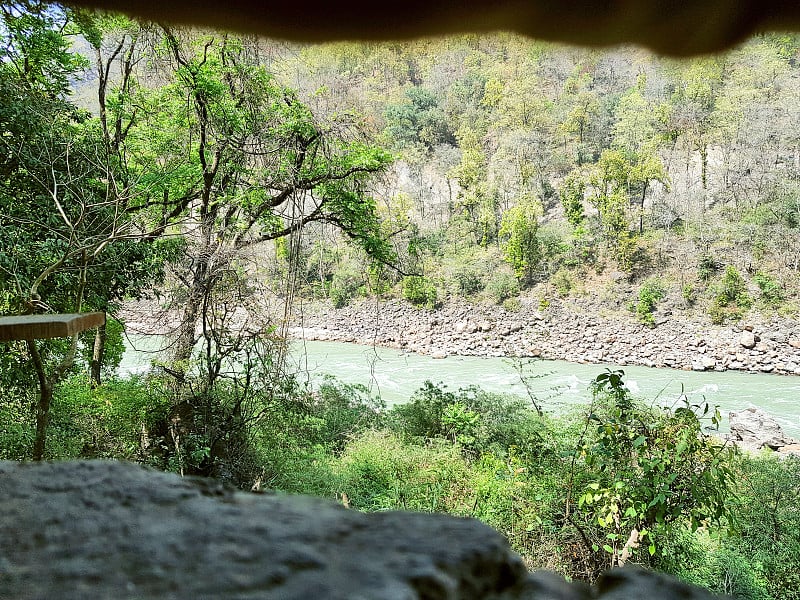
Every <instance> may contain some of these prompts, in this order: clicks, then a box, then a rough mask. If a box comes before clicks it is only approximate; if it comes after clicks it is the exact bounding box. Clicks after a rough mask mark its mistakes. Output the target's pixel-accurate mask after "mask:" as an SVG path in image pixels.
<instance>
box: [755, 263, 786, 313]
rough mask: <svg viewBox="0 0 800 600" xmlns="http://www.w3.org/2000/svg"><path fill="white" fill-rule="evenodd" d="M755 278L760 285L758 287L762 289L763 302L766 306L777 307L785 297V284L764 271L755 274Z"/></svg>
mask: <svg viewBox="0 0 800 600" xmlns="http://www.w3.org/2000/svg"><path fill="white" fill-rule="evenodd" d="M753 279H754V280H755V282H756V285H757V286H758V289H759V290H761V302H763V303H764V305H765V306H768V307H770V308H777V307H779V306H780V305H781V304H782V303H783V301H784V299H785V297H784V293H783V286H782V285H781V284H780V282H779V281H777V280H776V279H775V278H774V277H771V276H770V275H768V274H766V273H762V272H760V271H759V272H758V273H756V274H755V277H753Z"/></svg>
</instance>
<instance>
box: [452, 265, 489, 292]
mask: <svg viewBox="0 0 800 600" xmlns="http://www.w3.org/2000/svg"><path fill="white" fill-rule="evenodd" d="M453 281H454V282H455V285H456V293H457V294H458V295H459V296H464V297H468V296H473V295H474V294H477V293H478V292H480V291H481V290H483V287H484V285H483V280H482V279H481V276H480V273H479V272H478V270H477V269H474V268H472V267H469V266H462V267H459V268H457V269H456V270H455V272H454V273H453Z"/></svg>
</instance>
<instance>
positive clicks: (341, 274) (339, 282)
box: [328, 271, 363, 308]
mask: <svg viewBox="0 0 800 600" xmlns="http://www.w3.org/2000/svg"><path fill="white" fill-rule="evenodd" d="M362 286H363V281H362V279H361V277H360V276H359V274H358V273H355V272H353V271H337V272H336V273H334V274H333V278H332V279H331V282H330V287H329V288H328V296H329V297H330V299H331V302H332V303H333V306H334V307H335V308H342V307H343V306H347V305H348V304H349V303H350V301H351V300H352V299H353V298H355V297H356V296H357V295H358V293H359V291H360V290H361V288H362Z"/></svg>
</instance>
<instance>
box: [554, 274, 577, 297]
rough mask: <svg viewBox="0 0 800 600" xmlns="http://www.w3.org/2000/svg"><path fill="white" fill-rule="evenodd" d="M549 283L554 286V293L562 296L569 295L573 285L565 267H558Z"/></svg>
mask: <svg viewBox="0 0 800 600" xmlns="http://www.w3.org/2000/svg"><path fill="white" fill-rule="evenodd" d="M550 283H552V284H553V286H555V288H556V293H557V294H558V295H559V296H561V297H562V298H564V297H566V296H569V293H570V292H571V291H572V288H573V286H574V282H573V281H572V276H571V275H570V273H569V271H567V270H566V269H559V270H558V271H556V273H555V275H553V277H552V278H551V279H550Z"/></svg>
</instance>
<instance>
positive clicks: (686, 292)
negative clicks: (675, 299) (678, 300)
mask: <svg viewBox="0 0 800 600" xmlns="http://www.w3.org/2000/svg"><path fill="white" fill-rule="evenodd" d="M681 297H682V298H683V301H684V302H685V303H686V306H694V303H695V301H696V300H697V291H696V290H695V289H694V286H693V285H692V284H691V283H686V284H684V285H683V287H681Z"/></svg>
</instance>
